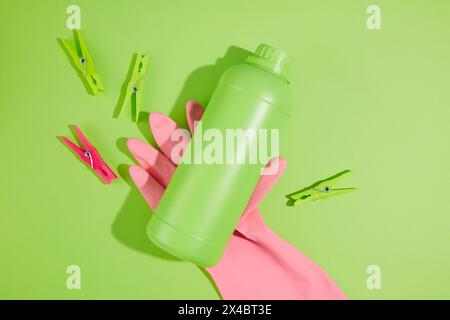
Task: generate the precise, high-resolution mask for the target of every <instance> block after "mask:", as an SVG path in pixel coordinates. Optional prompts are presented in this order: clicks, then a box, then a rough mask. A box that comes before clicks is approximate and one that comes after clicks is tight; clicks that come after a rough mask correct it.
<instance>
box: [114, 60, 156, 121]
mask: <svg viewBox="0 0 450 320" xmlns="http://www.w3.org/2000/svg"><path fill="white" fill-rule="evenodd" d="M147 65H148V56H147V55H146V54H137V53H135V54H134V55H133V60H132V62H131V69H130V71H131V73H129V76H128V77H127V80H125V83H124V85H123V87H122V97H121V99H120V100H119V103H118V104H117V107H116V110H115V112H114V117H117V116H119V114H120V113H121V112H122V109H123V106H124V105H125V103H130V105H131V120H132V121H134V122H136V121H138V118H139V112H140V110H141V102H142V92H143V89H144V76H145V72H146V70H147Z"/></svg>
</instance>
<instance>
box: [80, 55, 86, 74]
mask: <svg viewBox="0 0 450 320" xmlns="http://www.w3.org/2000/svg"><path fill="white" fill-rule="evenodd" d="M80 62H81V63H82V64H83V75H84V76H85V77H86V62H87V59H86V58H84V57H81V58H80Z"/></svg>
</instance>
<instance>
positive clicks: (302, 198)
mask: <svg viewBox="0 0 450 320" xmlns="http://www.w3.org/2000/svg"><path fill="white" fill-rule="evenodd" d="M349 172H350V170H344V171H342V172H339V173H337V174H335V175H334V176H331V177H329V178H326V179H323V180H319V181H316V182H314V183H313V184H312V185H310V186H308V187H306V188H303V189H301V190H299V191H296V192H293V193H290V194H287V195H286V198H288V201H287V203H286V205H288V206H291V207H293V206H297V205H300V204H305V203H308V202H312V201H316V200H322V199H328V198H331V197H333V196H337V195H341V194H344V193H348V192H352V191H355V190H356V188H333V185H334V184H335V183H336V181H338V180H340V179H341V178H342V177H343V176H344V175H346V174H348V173H349Z"/></svg>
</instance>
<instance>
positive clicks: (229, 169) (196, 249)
mask: <svg viewBox="0 0 450 320" xmlns="http://www.w3.org/2000/svg"><path fill="white" fill-rule="evenodd" d="M291 63H292V60H291V58H290V57H289V56H288V55H287V54H286V53H284V52H282V51H280V50H278V49H276V48H274V47H272V46H269V45H264V44H262V45H260V46H258V48H257V50H256V52H255V53H254V54H253V55H251V56H249V57H248V58H247V59H246V61H245V63H243V64H240V65H236V66H233V67H231V68H229V69H228V70H227V71H225V72H224V74H223V75H222V77H221V79H220V81H219V83H218V85H217V88H216V90H215V91H214V93H213V96H212V98H211V100H210V102H209V104H208V106H207V108H206V111H205V113H204V115H203V117H202V119H201V129H202V133H203V135H204V137H201V136H198V135H199V134H200V133H199V129H198V128H199V127H198V126H197V130H196V133H195V134H194V137H193V139H191V141H190V143H189V144H190V146H189V147H190V148H191V149H190V150H191V151H190V152H186V153H185V154H184V156H183V159H182V161H181V163H180V164H179V166H178V167H177V169H176V171H175V173H174V175H173V177H172V180H171V181H170V184H169V186H168V188H167V189H166V191H165V194H164V196H163V198H162V199H161V202H160V203H159V206H158V209H157V210H156V212H155V214H154V215H153V216H152V218H151V219H150V221H149V224H148V228H147V235H148V237H149V238H150V239H151V240H152V241H153V242H154V243H155V244H156V245H158V246H159V247H161V248H162V249H164V250H166V251H168V252H169V253H171V254H172V255H174V256H176V257H178V258H180V259H182V260H187V261H191V262H193V263H195V264H197V265H199V266H202V267H209V266H213V265H215V264H216V263H218V262H219V260H220V258H221V256H222V254H223V252H224V250H225V248H226V245H227V242H228V240H229V239H230V237H231V236H232V234H233V231H234V229H235V228H236V226H237V224H238V222H239V219H240V216H241V214H242V213H243V211H244V209H245V207H246V205H247V202H248V200H249V199H250V197H251V195H252V193H253V190H254V188H255V186H256V184H257V182H258V180H259V177H260V175H261V172H262V169H263V168H264V165H265V163H260V161H257V162H256V163H254V161H253V163H252V162H251V161H250V160H249V159H250V155H249V153H250V152H254V150H255V148H254V147H255V146H254V145H252V144H254V143H258V140H257V139H250V138H249V139H248V140H246V141H247V142H246V143H244V144H239V142H237V140H235V141H234V142H235V143H234V145H235V148H234V149H233V148H229V149H230V150H233V152H234V153H235V155H236V156H235V157H232V156H230V150H228V149H227V141H223V149H222V150H223V161H222V163H221V161H220V157H218V158H216V159H219V160H217V161H215V163H212V164H211V161H209V162H207V161H198V160H197V162H195V159H194V160H193V158H194V156H193V154H195V153H196V152H198V149H197V150H196V149H195V148H194V147H195V145H194V144H195V140H196V139H200V141H201V139H204V141H205V140H206V132H207V131H208V129H214V130H215V134H217V133H218V132H219V133H221V134H222V137H223V139H224V140H226V138H227V132H228V134H229V133H230V132H231V133H236V132H237V131H234V130H244V131H245V132H251V131H252V130H253V132H259V129H266V130H268V136H270V129H280V128H281V127H282V126H283V125H284V123H285V122H286V121H287V120H288V118H289V114H290V111H291V104H292V102H291V101H292V98H291V97H292V93H291V89H290V87H289V80H288V72H289V68H290V65H291ZM227 130H228V131H227ZM241 132H242V131H241ZM234 137H236V136H234ZM236 139H237V138H236ZM268 140H269V138H268ZM197 141H199V140H197ZM259 141H261V140H259ZM228 142H229V143H230V144H229V146H230V145H231V142H230V141H228ZM197 145H198V144H197ZM203 147H204V148H206V146H205V143H203ZM252 148H253V149H252ZM201 152H202V150H200V155H201V154H202V153H201ZM227 153H228V154H227ZM187 154H189V155H190V161H185V160H186V159H185V157H187V156H188V155H187ZM198 154H199V153H197V155H198ZM219 154H220V153H219ZM237 154H240V155H245V156H246V157H245V159H246V160H245V162H244V163H242V158H238V156H237ZM227 155H228V156H230V157H229V159H227ZM231 155H232V153H231ZM197 159H198V158H197ZM233 159H235V160H236V161H233ZM238 159H241V161H239V160H238ZM189 162H190V163H189ZM205 162H207V163H205Z"/></svg>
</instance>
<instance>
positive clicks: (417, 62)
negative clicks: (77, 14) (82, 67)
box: [0, 0, 450, 299]
mask: <svg viewBox="0 0 450 320" xmlns="http://www.w3.org/2000/svg"><path fill="white" fill-rule="evenodd" d="M70 4H78V5H79V6H80V7H81V15H82V30H83V33H84V35H85V38H86V41H87V44H88V47H89V49H90V52H91V54H92V55H93V58H94V61H95V65H96V68H97V71H98V72H99V74H100V76H101V78H102V80H103V82H104V84H105V87H106V90H107V91H106V92H104V94H102V95H100V96H97V97H93V96H90V95H88V94H87V93H86V91H85V89H84V87H83V85H82V82H81V81H80V79H79V77H78V76H77V74H76V72H75V71H74V70H73V69H72V67H71V66H70V63H69V61H68V59H67V57H66V56H65V55H64V53H63V51H62V49H61V48H60V47H59V45H58V43H57V41H56V38H57V37H66V38H69V39H72V33H71V31H69V30H68V29H67V28H66V18H67V14H66V8H67V6H68V5H70ZM370 4H377V5H380V7H381V12H382V29H381V30H378V31H376V30H375V31H371V30H368V29H367V27H366V19H367V16H368V15H367V14H366V8H367V6H368V5H370ZM0 12H1V19H0V34H1V39H2V46H1V50H0V63H1V72H0V88H1V92H0V93H1V94H0V106H1V114H0V136H1V138H0V141H1V149H2V152H1V157H0V165H1V168H2V176H1V180H0V181H1V189H0V191H1V192H0V227H1V232H0V298H7V299H12V298H44V299H47V298H62V299H71V298H75V299H79V298H80V299H87V298H149V299H165V298H179V299H187V298H192V299H199V298H206V299H216V298H218V297H219V296H218V294H217V292H216V291H215V289H214V287H213V286H212V285H211V283H210V281H209V279H208V278H207V276H206V275H205V274H204V273H203V272H202V271H201V270H199V269H198V268H197V267H195V266H193V265H191V264H189V263H185V262H179V261H176V260H174V259H172V258H170V257H169V256H168V255H167V254H165V253H163V252H161V251H160V250H159V249H157V248H156V247H155V246H153V245H152V244H151V243H150V242H149V241H148V240H147V239H146V237H145V234H144V229H145V225H146V222H147V220H148V218H149V216H150V214H151V212H150V209H149V208H148V207H147V205H146V204H145V202H144V200H143V199H141V197H140V195H139V194H138V192H137V191H136V190H135V189H133V188H131V187H130V184H129V180H128V178H127V176H126V169H127V167H126V165H128V164H130V163H132V161H131V159H130V158H129V157H128V156H127V154H126V152H124V141H125V137H129V136H133V137H137V138H142V139H144V138H147V139H149V140H150V141H152V139H151V138H150V137H149V129H148V126H147V122H146V119H145V114H143V116H142V117H141V121H140V122H139V123H138V125H136V124H135V123H132V122H131V121H129V118H128V117H126V116H121V117H120V118H118V119H113V118H112V114H113V110H114V108H115V105H116V103H117V100H118V98H119V94H120V88H121V86H122V83H123V81H124V79H125V77H126V74H127V70H128V67H129V63H130V60H131V57H132V54H133V53H134V52H140V53H141V52H142V53H144V52H147V53H149V55H150V62H149V67H148V70H147V76H146V78H145V92H144V97H143V111H146V112H153V111H161V112H165V113H168V114H171V115H172V116H174V117H175V118H177V119H178V121H179V122H180V123H181V124H182V125H185V120H184V118H183V117H182V115H183V112H184V102H185V101H186V100H187V99H189V98H194V99H197V100H199V101H200V102H202V103H206V102H207V101H208V98H209V96H210V94H211V91H212V89H213V88H214V85H215V82H216V81H217V78H218V76H219V75H220V73H221V72H222V71H223V70H224V69H225V68H226V67H227V66H228V65H230V64H233V63H237V62H239V60H241V59H242V52H241V50H240V49H238V48H244V49H246V50H254V49H255V48H256V46H257V45H258V44H259V43H261V42H266V43H270V44H273V45H275V46H277V47H279V48H282V49H283V50H285V51H287V52H289V53H290V54H291V55H292V56H293V57H294V58H295V60H296V63H295V65H294V69H293V75H292V87H293V89H294V94H295V99H296V108H295V111H294V114H293V116H292V119H291V121H290V123H289V125H288V127H287V130H286V131H285V132H284V134H285V135H284V139H283V141H282V145H281V149H282V155H283V156H284V157H285V158H286V159H287V160H288V168H287V170H286V172H285V175H284V176H283V177H282V179H281V180H280V182H279V184H278V185H277V186H276V187H275V188H274V189H273V190H272V192H270V194H269V195H268V196H267V198H266V199H265V200H264V201H263V203H262V205H261V211H262V213H263V215H264V217H265V219H266V221H267V223H268V224H269V225H270V226H271V227H272V228H273V230H275V231H276V232H277V233H278V234H280V235H281V236H282V237H284V238H285V239H287V240H288V241H289V242H290V243H292V244H293V245H295V246H296V247H297V248H299V249H300V250H301V251H302V252H304V253H305V254H306V255H308V256H309V257H311V258H312V259H313V260H314V261H316V262H317V263H318V264H320V265H321V266H322V267H323V268H324V269H325V270H326V271H327V272H328V273H329V274H330V275H331V276H332V277H333V278H334V279H335V280H336V282H337V283H338V284H339V285H340V287H341V288H342V289H343V290H344V291H345V292H346V293H347V294H348V296H349V297H350V298H352V299H391V298H447V299H448V298H450V272H449V271H450V247H449V244H450V232H449V226H450V205H449V203H450V202H449V201H448V198H449V182H450V174H449V170H448V164H449V161H450V150H449V140H450V139H449V138H450V126H449V119H450V108H449V103H450V90H449V74H450V60H449V56H450V41H449V40H450V39H449V30H450V20H449V19H448V16H449V12H450V2H449V1H447V0H441V1H438V0H434V1H425V0H422V1H399V0H397V1H392V0H390V1H387V0H386V1H376V2H372V1H363V0H361V1H357V0H353V1H349V0H346V1H334V0H329V1H324V0H322V1H317V0H309V1H306V0H304V1H299V0H292V1H280V0H279V1H270V2H269V1H266V2H264V3H263V2H261V1H242V0H227V1H210V0H202V1H140V0H135V1H124V0H121V1H118V0H115V1H106V0H105V1H99V0H97V1H92V0H89V1H87V0H86V1H77V2H74V1H44V0H43V1H11V0H3V1H1V2H0ZM220 58H222V59H220ZM69 124H77V125H79V127H80V128H81V129H82V130H83V131H84V132H85V134H86V135H87V137H88V138H89V139H90V140H91V141H92V143H93V144H94V145H95V146H97V148H98V149H99V151H100V152H101V154H102V155H103V157H104V159H105V160H106V161H107V162H109V163H110V164H111V166H112V168H114V169H115V170H116V171H117V170H118V171H119V172H120V174H121V175H122V176H123V177H124V178H125V179H123V178H120V179H118V180H116V182H114V183H113V184H112V185H111V186H105V185H103V184H102V183H100V182H99V180H98V179H97V178H96V177H95V175H94V174H92V173H91V172H89V171H88V170H87V169H86V168H85V167H83V165H82V164H81V163H80V162H79V161H77V160H76V158H75V157H74V155H73V154H71V153H70V152H69V151H68V150H67V149H66V148H65V147H64V146H63V145H62V144H61V143H60V142H59V141H58V140H57V136H60V135H65V136H67V137H70V138H72V136H71V132H70V131H69V129H68V127H67V126H68V125H69ZM346 168H349V169H352V170H353V173H352V174H351V177H349V179H346V180H344V181H342V185H343V186H357V187H359V188H360V190H359V191H358V192H356V193H353V194H349V195H345V196H342V197H338V198H335V199H332V200H328V201H321V202H316V203H314V204H310V205H307V206H304V207H296V208H290V207H286V206H285V204H284V203H285V201H284V197H283V195H284V194H286V193H288V192H292V191H294V190H297V189H299V188H300V187H303V186H305V185H307V184H309V183H311V182H314V181H316V180H318V179H320V178H324V177H327V176H329V175H332V174H334V173H336V172H338V171H340V170H342V169H346ZM72 264H75V265H79V266H80V267H81V272H82V279H81V281H82V289H81V290H68V289H67V288H66V278H67V274H66V268H67V266H69V265H72ZM369 265H378V266H379V267H380V268H381V272H382V289H381V290H368V289H367V286H366V280H367V277H368V275H367V274H366V269H367V267H368V266H369Z"/></svg>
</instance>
